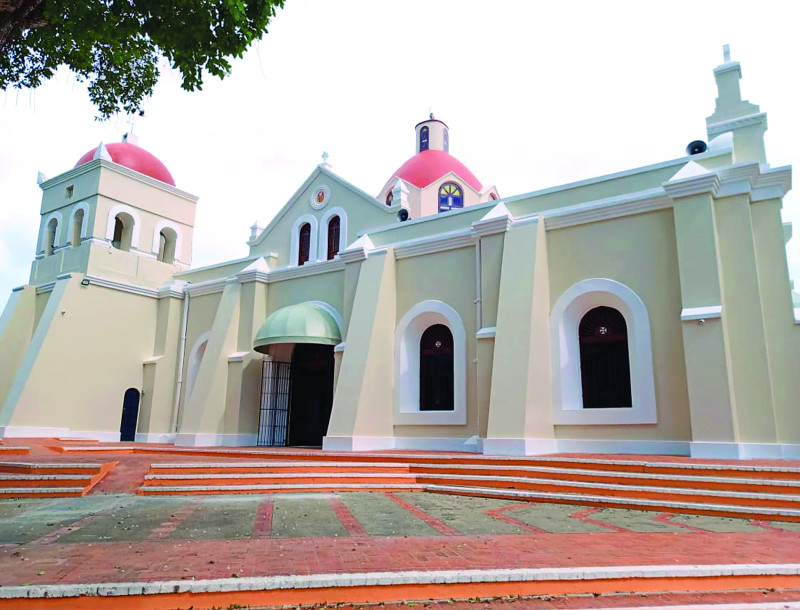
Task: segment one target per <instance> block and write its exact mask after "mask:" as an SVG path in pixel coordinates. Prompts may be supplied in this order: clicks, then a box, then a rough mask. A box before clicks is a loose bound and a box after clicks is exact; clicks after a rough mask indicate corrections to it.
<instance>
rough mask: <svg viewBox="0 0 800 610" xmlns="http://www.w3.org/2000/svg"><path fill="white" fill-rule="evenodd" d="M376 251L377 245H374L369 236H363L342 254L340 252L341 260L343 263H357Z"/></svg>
mask: <svg viewBox="0 0 800 610" xmlns="http://www.w3.org/2000/svg"><path fill="white" fill-rule="evenodd" d="M374 250H375V245H374V244H373V243H372V240H371V239H370V238H369V235H362V236H361V237H359V238H358V239H357V240H355V241H354V242H353V243H352V244H350V245H349V246H347V248H345V249H344V250H343V251H342V252H339V258H340V259H341V260H342V262H343V263H356V262H358V261H363V260H364V259H366V258H367V256H368V254H369V252H372V251H374Z"/></svg>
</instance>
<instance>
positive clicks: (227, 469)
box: [150, 464, 412, 474]
mask: <svg viewBox="0 0 800 610" xmlns="http://www.w3.org/2000/svg"><path fill="white" fill-rule="evenodd" d="M411 468H412V467H411V466H409V465H408V464H397V465H392V466H378V467H374V468H373V467H370V468H365V467H363V466H358V465H352V466H327V465H324V464H320V465H311V464H309V465H302V466H301V465H296V466H295V465H292V466H277V465H276V466H239V465H236V466H218V465H214V466H206V465H203V464H197V465H196V466H192V467H191V468H171V467H169V466H161V465H159V464H153V465H152V466H150V473H151V474H270V473H273V474H277V473H283V472H297V473H316V472H391V473H394V472H396V473H407V472H410V471H411Z"/></svg>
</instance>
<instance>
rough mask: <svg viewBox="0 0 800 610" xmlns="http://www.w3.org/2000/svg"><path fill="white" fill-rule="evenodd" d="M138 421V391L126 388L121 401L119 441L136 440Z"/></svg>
mask: <svg viewBox="0 0 800 610" xmlns="http://www.w3.org/2000/svg"><path fill="white" fill-rule="evenodd" d="M138 420H139V390H137V389H136V388H128V389H127V390H125V397H124V398H123V399H122V421H121V422H120V425H119V440H120V441H121V442H131V441H134V440H136V422H137V421H138Z"/></svg>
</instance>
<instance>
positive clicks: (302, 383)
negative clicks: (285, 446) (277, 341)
mask: <svg viewBox="0 0 800 610" xmlns="http://www.w3.org/2000/svg"><path fill="white" fill-rule="evenodd" d="M291 377H292V382H291V388H292V389H291V406H290V408H289V444H290V445H292V446H295V447H321V446H322V437H323V436H325V434H326V433H327V432H328V422H329V421H330V419H331V408H332V407H333V346H332V345H317V344H314V343H298V344H297V345H296V346H295V348H294V354H293V356H292V372H291Z"/></svg>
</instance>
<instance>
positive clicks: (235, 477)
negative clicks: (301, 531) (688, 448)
mask: <svg viewBox="0 0 800 610" xmlns="http://www.w3.org/2000/svg"><path fill="white" fill-rule="evenodd" d="M359 483H363V484H373V485H378V484H389V485H401V484H415V483H419V484H424V485H429V484H433V485H454V486H460V487H464V488H467V487H492V488H502V489H515V490H533V491H540V492H551V493H572V494H602V495H605V496H614V497H623V498H640V499H652V500H666V501H672V502H693V503H712V504H725V505H728V504H731V505H741V506H769V507H783V508H798V509H800V495H789V494H775V493H763V492H752V491H748V492H741V491H730V490H708V489H697V488H675V487H669V486H653V485H633V484H626V485H617V484H612V483H604V482H593V481H565V480H559V479H540V478H532V477H508V476H474V475H465V474H438V473H427V474H424V473H417V474H415V475H407V474H402V473H352V472H351V473H337V472H327V473H296V472H292V473H267V474H257V473H246V474H238V473H237V474H217V473H210V474H185V475H173V474H167V475H160V474H151V475H147V476H146V477H145V481H144V485H143V487H142V489H145V488H151V487H181V488H184V489H188V488H191V487H202V488H215V489H222V488H227V487H231V486H233V487H240V486H246V487H254V486H268V487H286V486H302V485H311V484H320V485H327V486H328V487H330V488H338V487H340V486H341V487H342V488H346V487H347V486H349V485H354V484H359Z"/></svg>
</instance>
